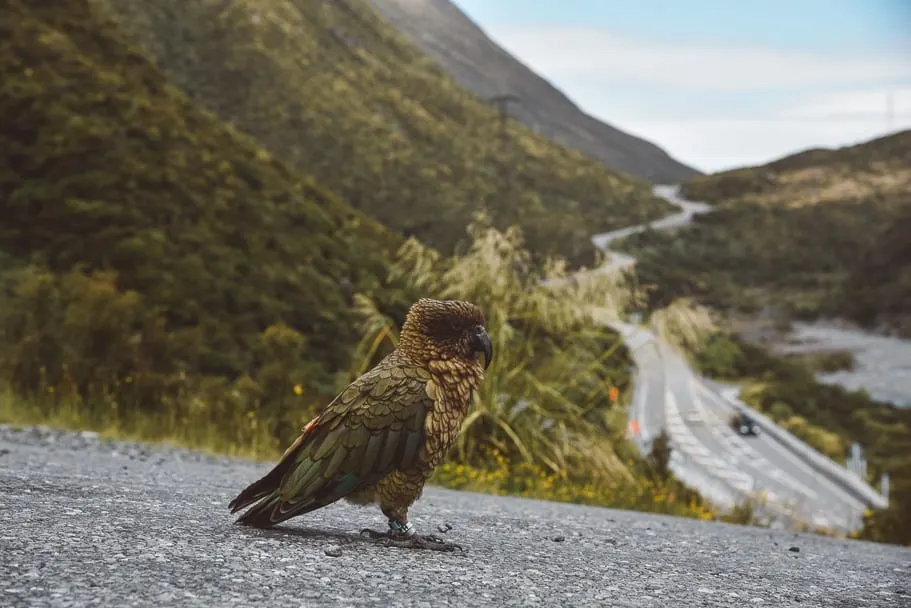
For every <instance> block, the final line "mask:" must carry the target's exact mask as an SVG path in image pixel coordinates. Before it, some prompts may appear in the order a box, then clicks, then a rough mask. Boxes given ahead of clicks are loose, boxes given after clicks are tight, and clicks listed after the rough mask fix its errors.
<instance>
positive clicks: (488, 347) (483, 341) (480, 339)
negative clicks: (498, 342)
mask: <svg viewBox="0 0 911 608" xmlns="http://www.w3.org/2000/svg"><path fill="white" fill-rule="evenodd" d="M471 347H472V348H473V349H474V350H475V352H479V353H484V369H487V368H488V367H490V362H491V360H493V345H492V344H491V343H490V336H488V335H487V330H486V329H484V326H483V325H478V326H477V327H476V328H475V333H474V336H473V337H472V341H471Z"/></svg>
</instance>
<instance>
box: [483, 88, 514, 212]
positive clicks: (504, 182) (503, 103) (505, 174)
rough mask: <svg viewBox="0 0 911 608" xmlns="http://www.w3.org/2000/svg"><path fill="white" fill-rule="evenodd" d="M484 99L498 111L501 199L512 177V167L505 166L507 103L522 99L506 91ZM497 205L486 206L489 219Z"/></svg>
mask: <svg viewBox="0 0 911 608" xmlns="http://www.w3.org/2000/svg"><path fill="white" fill-rule="evenodd" d="M486 101H488V102H489V103H492V104H494V105H495V106H497V108H498V109H499V113H500V155H501V158H502V162H503V165H504V166H503V170H502V171H500V176H499V177H500V179H499V184H498V185H499V196H500V197H502V199H503V200H506V199H507V197H508V195H509V192H510V186H511V182H512V177H513V176H512V173H513V171H512V167H511V166H510V167H509V170H508V171H507V170H506V167H507V166H509V159H508V157H507V154H506V146H507V143H508V141H507V140H508V137H507V131H506V123H507V121H508V120H509V104H511V103H521V101H522V100H521V99H519V97H518V96H517V95H513V94H512V93H506V94H503V95H494V96H492V97H488V98H487V100H486ZM495 196H496V195H495ZM498 207H500V206H498V205H488V206H487V211H488V213H490V219H491V221H494V219H495V215H496V214H495V211H494V210H495V209H497V208H498Z"/></svg>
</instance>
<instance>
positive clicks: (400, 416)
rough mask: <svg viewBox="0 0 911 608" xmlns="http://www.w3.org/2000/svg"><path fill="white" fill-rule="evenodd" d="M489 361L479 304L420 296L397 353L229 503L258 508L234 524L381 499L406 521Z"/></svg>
mask: <svg viewBox="0 0 911 608" xmlns="http://www.w3.org/2000/svg"><path fill="white" fill-rule="evenodd" d="M479 353H481V354H483V355H484V358H485V360H484V364H483V365H482V364H481V362H480V361H479V360H478V354H479ZM491 356H492V352H491V346H490V339H489V338H488V336H487V333H486V330H485V329H484V317H483V315H482V314H481V311H480V309H479V308H478V307H477V306H475V305H474V304H471V303H469V302H463V301H458V300H431V299H427V298H424V299H421V300H418V301H417V302H415V303H414V305H412V307H411V309H410V310H409V312H408V316H407V317H406V320H405V324H404V325H403V327H402V331H401V335H400V338H399V345H398V347H397V348H396V349H395V350H394V351H393V352H392V353H390V354H389V355H387V356H386V357H385V358H384V359H383V360H382V361H380V362H379V363H378V364H377V365H376V367H374V368H373V369H371V370H370V371H368V372H366V373H365V374H364V375H362V376H361V377H359V378H358V379H357V380H355V381H354V382H352V383H351V384H350V385H349V386H348V387H347V388H346V389H345V390H344V391H343V392H342V393H341V394H339V395H338V396H337V397H336V398H335V399H334V400H333V401H332V402H331V403H330V404H329V405H328V406H326V408H325V409H324V411H323V412H321V413H320V414H319V415H318V416H317V417H316V418H314V419H313V420H312V421H311V422H310V423H309V424H308V425H307V426H306V427H305V428H304V430H303V432H302V433H301V434H300V436H299V437H298V438H297V439H296V440H295V441H294V443H292V444H291V446H290V447H289V448H288V449H287V450H286V451H285V454H284V455H283V456H282V458H281V460H280V461H279V462H278V464H277V465H276V466H275V467H274V468H273V469H272V470H271V471H270V472H269V473H268V474H266V475H265V476H264V477H263V478H262V479H259V480H258V481H256V482H254V483H253V484H251V485H250V486H249V487H247V488H246V489H245V490H244V491H243V492H241V493H240V494H239V495H238V496H237V497H236V498H235V499H234V500H233V501H231V503H230V505H229V506H230V509H231V512H232V513H233V512H236V511H238V510H240V509H243V508H245V507H247V506H249V505H251V504H253V503H256V504H255V505H254V506H253V507H252V508H250V509H249V510H248V511H247V512H246V513H244V514H243V515H241V517H240V518H239V519H238V520H237V521H238V523H243V524H247V525H251V526H256V527H263V528H264V527H269V526H273V525H275V524H278V523H280V522H282V521H285V520H287V519H289V518H291V517H295V516H297V515H302V514H304V513H308V512H310V511H313V510H315V509H319V508H320V507H323V506H326V505H328V504H330V503H333V502H335V501H337V500H339V499H342V498H344V499H346V500H348V501H349V502H352V503H355V504H370V503H376V504H378V505H379V506H380V508H381V509H382V511H383V513H384V514H385V515H386V516H387V517H388V518H389V520H390V522H398V523H399V524H407V521H408V509H409V508H410V507H411V505H412V504H413V503H414V501H415V500H417V499H418V497H419V496H420V495H421V492H422V490H423V487H424V483H425V482H426V480H427V478H428V477H430V475H431V473H432V472H433V469H434V468H435V467H436V466H437V465H438V464H439V463H440V462H441V461H442V460H443V458H444V457H445V455H446V453H447V452H448V450H449V448H450V447H451V446H452V444H453V442H454V441H455V439H456V437H457V435H458V432H459V429H460V427H461V424H462V421H463V420H464V418H465V415H466V413H467V412H468V407H469V404H470V401H471V395H472V391H474V390H475V389H476V388H477V387H478V385H479V384H480V383H481V381H482V380H483V378H484V370H485V368H486V367H487V365H489V364H490V358H491ZM390 525H392V524H390Z"/></svg>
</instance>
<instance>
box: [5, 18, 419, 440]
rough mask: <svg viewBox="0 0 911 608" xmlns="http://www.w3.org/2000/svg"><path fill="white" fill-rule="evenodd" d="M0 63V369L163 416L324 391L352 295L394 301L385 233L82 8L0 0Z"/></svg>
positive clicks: (43, 386)
mask: <svg viewBox="0 0 911 608" xmlns="http://www.w3.org/2000/svg"><path fill="white" fill-rule="evenodd" d="M0 70H2V72H3V74H4V79H3V84H2V86H0V114H2V115H3V117H4V128H3V130H2V131H0V148H2V149H3V150H4V151H5V152H6V153H7V156H6V158H7V159H8V162H7V163H5V164H3V165H0V217H2V218H3V221H2V223H0V251H3V252H5V254H4V255H3V257H2V258H0V290H2V295H0V373H2V377H3V378H4V379H6V380H8V381H9V382H10V383H11V386H12V387H13V388H14V389H15V390H16V391H18V392H19V393H20V394H22V395H26V396H28V395H36V394H43V393H44V392H45V391H46V390H49V389H50V388H55V389H56V390H59V391H63V392H65V393H66V396H67V398H69V397H70V396H72V397H73V398H78V399H90V400H92V401H93V402H95V403H102V402H103V403H107V402H108V400H109V399H114V400H116V401H117V403H118V404H119V407H123V408H127V409H130V410H131V411H132V410H135V409H142V410H144V411H149V412H167V413H168V415H170V416H174V417H176V418H180V416H182V415H183V414H182V413H181V412H180V411H177V410H176V409H174V408H176V407H177V406H174V408H172V407H171V406H170V405H169V404H171V403H176V402H177V401H180V400H181V399H182V397H181V396H182V395H186V394H192V393H193V392H194V391H197V390H203V387H205V390H206V391H215V392H219V394H228V395H234V394H235V392H236V391H239V393H243V394H245V395H249V398H247V397H244V399H241V398H240V397H236V398H235V397H230V399H228V401H226V402H225V403H223V404H222V405H219V406H218V409H217V410H213V411H211V412H210V413H209V416H210V419H211V420H212V423H213V424H216V425H224V426H225V428H230V427H231V425H232V424H233V422H232V421H233V420H234V418H236V417H240V416H246V415H247V411H248V410H250V409H251V408H252V409H256V411H257V412H262V411H263V410H264V409H265V408H271V410H270V411H272V412H281V411H284V407H283V399H284V398H285V397H284V396H285V395H286V394H290V393H289V391H290V388H289V387H290V386H292V385H294V384H300V385H303V386H305V387H307V391H308V395H310V396H311V397H313V398H314V399H315V400H317V401H318V400H319V399H320V398H323V399H325V398H326V397H327V396H329V395H331V394H333V393H334V391H335V390H336V389H337V388H338V387H339V383H340V382H341V381H342V380H343V375H344V373H345V372H347V366H348V364H349V361H350V355H351V352H352V348H353V345H354V344H355V343H356V340H357V334H356V328H355V317H354V313H353V310H352V308H351V302H352V301H353V300H352V299H353V295H354V293H355V292H363V293H371V294H373V295H374V297H376V298H377V299H378V301H380V302H383V303H384V304H385V305H389V306H391V307H392V309H393V310H404V306H406V305H407V301H406V300H404V299H403V298H404V296H403V295H402V292H401V289H399V288H395V287H393V286H392V285H391V284H390V283H389V282H388V281H387V276H388V260H389V259H390V257H391V254H393V253H394V252H395V249H396V247H397V246H398V244H399V243H401V242H402V240H401V238H400V237H398V236H396V235H394V234H391V233H389V232H387V231H386V230H385V229H384V228H383V227H382V226H380V225H379V224H378V223H377V222H375V221H374V220H371V219H370V218H368V217H366V216H364V215H363V214H361V213H359V212H357V211H355V210H353V209H351V208H350V207H349V206H347V205H346V204H345V203H344V202H343V201H341V200H340V199H338V198H337V197H335V196H334V195H333V194H332V193H331V192H329V191H327V190H325V189H323V188H321V187H320V186H319V185H318V184H316V183H314V182H312V181H311V180H308V179H304V178H301V177H300V176H298V175H297V174H295V173H294V172H293V171H291V170H290V169H289V168H288V167H287V166H285V165H284V164H283V163H282V162H281V161H280V160H277V159H275V158H274V157H271V156H270V155H269V154H268V153H267V152H266V151H265V150H263V149H262V148H261V147H259V146H258V145H257V144H256V143H255V142H254V141H252V140H251V139H250V138H248V137H245V136H243V135H241V134H239V133H237V132H235V131H233V130H231V129H229V128H226V127H224V126H223V125H222V124H221V123H219V121H218V120H217V119H216V118H215V117H214V116H212V115H211V114H209V113H207V112H205V111H203V110H201V109H199V108H198V107H197V106H196V105H194V104H193V103H192V102H191V101H190V100H188V99H187V98H186V97H185V96H184V95H183V94H182V93H181V92H180V91H179V90H177V89H175V88H174V87H171V86H170V85H168V84H167V82H166V80H165V78H164V77H163V75H162V74H161V73H160V72H159V71H158V70H157V69H156V68H155V67H154V66H152V65H151V64H150V63H149V62H148V61H146V60H145V59H144V58H143V56H142V55H141V54H140V53H139V51H138V50H137V49H136V48H134V47H132V46H130V45H129V44H128V43H127V42H126V41H125V40H124V38H123V37H122V36H121V34H120V32H119V28H118V27H117V26H116V24H115V23H114V22H113V21H109V20H106V19H105V18H104V17H103V16H102V15H99V13H98V10H97V9H96V8H92V7H90V6H89V5H88V4H87V3H86V2H84V1H83V2H79V1H75V2H42V3H37V4H36V3H31V2H29V3H26V2H20V1H13V2H8V3H4V5H3V9H2V10H0ZM278 395H281V396H282V398H277V396H278ZM231 400H234V401H237V400H240V401H241V402H243V404H254V405H255V407H253V405H250V406H249V407H248V406H246V405H242V404H238V403H234V402H233V401H231ZM186 407H190V406H189V405H187V406H186ZM213 407H214V406H213Z"/></svg>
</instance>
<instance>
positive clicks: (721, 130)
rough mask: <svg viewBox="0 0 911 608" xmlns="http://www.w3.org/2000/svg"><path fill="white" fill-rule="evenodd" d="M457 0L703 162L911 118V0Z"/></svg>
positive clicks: (644, 131) (584, 104)
mask: <svg viewBox="0 0 911 608" xmlns="http://www.w3.org/2000/svg"><path fill="white" fill-rule="evenodd" d="M453 1H454V2H455V4H456V5H457V6H458V7H459V8H461V9H462V10H463V11H464V12H465V13H466V14H467V15H468V16H469V17H470V18H471V19H472V20H473V21H474V22H475V23H477V24H478V25H479V26H480V27H481V28H482V29H483V30H484V31H485V32H486V33H487V34H488V35H489V36H490V37H491V38H492V39H493V40H494V41H496V42H497V43H498V44H499V45H500V46H502V47H503V48H505V49H506V50H507V51H509V52H510V53H511V54H512V55H514V56H515V57H516V58H518V59H519V60H520V61H522V62H523V63H525V64H526V65H527V66H529V67H530V68H531V69H533V70H534V71H535V72H537V73H538V74H540V75H541V76H543V77H544V78H546V79H547V80H548V81H550V82H551V83H552V84H553V85H554V86H556V87H557V88H559V89H560V90H561V91H563V93H565V94H566V95H567V96H569V97H570V99H572V100H573V101H574V102H575V103H576V104H577V105H579V106H580V107H581V108H582V109H583V110H585V111H586V112H588V113H589V114H592V115H593V116H595V117H597V118H599V119H601V120H603V121H605V122H607V123H610V124H611V125H613V126H615V127H617V128H620V129H622V130H624V131H627V132H630V133H632V134H634V135H637V136H640V137H644V138H645V139H648V140H650V141H652V142H654V143H656V144H658V145H660V146H661V147H662V148H664V149H665V150H667V151H668V152H669V153H670V154H671V155H672V156H674V157H675V158H677V159H678V160H680V161H681V162H684V163H686V164H688V165H690V166H692V167H695V168H696V169H699V170H701V171H705V172H713V171H719V170H723V169H728V168H733V167H740V166H744V165H753V164H761V163H764V162H767V161H770V160H773V159H775V158H780V157H781V156H785V155H787V154H790V153H793V152H797V151H800V150H805V149H807V148H814V147H837V146H843V145H850V144H853V143H857V142H860V141H865V140H868V139H872V138H874V137H878V136H880V135H884V134H887V133H890V132H894V131H897V130H900V129H908V128H911V0H726V1H723V0H453ZM890 108H891V109H890Z"/></svg>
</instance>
